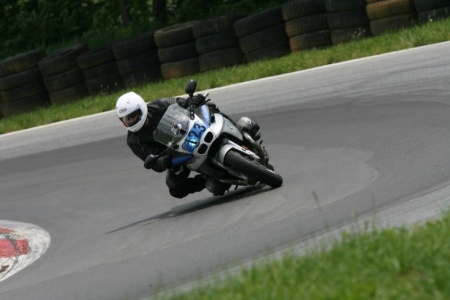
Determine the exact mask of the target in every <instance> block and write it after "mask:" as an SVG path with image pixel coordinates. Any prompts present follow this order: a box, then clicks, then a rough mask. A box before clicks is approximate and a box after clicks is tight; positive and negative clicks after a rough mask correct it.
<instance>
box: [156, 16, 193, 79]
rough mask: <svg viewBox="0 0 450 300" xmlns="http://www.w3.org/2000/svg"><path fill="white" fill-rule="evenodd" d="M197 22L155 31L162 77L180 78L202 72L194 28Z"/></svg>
mask: <svg viewBox="0 0 450 300" xmlns="http://www.w3.org/2000/svg"><path fill="white" fill-rule="evenodd" d="M195 23H196V22H187V23H182V24H177V25H173V26H170V27H167V28H163V29H160V30H157V31H155V42H156V45H157V46H158V58H159V61H160V62H161V75H162V77H163V78H164V79H171V78H178V77H183V76H187V75H191V74H196V73H198V72H200V65H199V60H198V53H197V49H196V47H195V39H194V33H193V31H192V27H193V26H194V24H195Z"/></svg>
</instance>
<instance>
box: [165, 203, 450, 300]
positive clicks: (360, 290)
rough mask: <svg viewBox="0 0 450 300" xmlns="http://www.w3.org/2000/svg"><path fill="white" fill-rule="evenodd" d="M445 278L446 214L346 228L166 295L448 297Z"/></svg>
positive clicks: (448, 260)
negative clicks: (303, 248) (316, 243)
mask: <svg viewBox="0 0 450 300" xmlns="http://www.w3.org/2000/svg"><path fill="white" fill-rule="evenodd" d="M325 248H327V249H325ZM449 280H450V213H449V212H447V213H445V214H444V215H443V217H442V218H441V219H438V220H433V221H429V222H427V223H425V224H421V225H414V226H412V227H409V228H406V227H398V228H391V229H383V230H377V229H375V230H370V231H369V230H365V229H361V230H357V232H356V233H348V232H347V233H344V234H343V235H342V238H341V239H340V240H339V241H336V242H335V243H334V244H333V246H332V247H331V248H330V247H322V248H321V249H317V248H316V249H313V250H309V251H308V253H307V254H306V255H302V256H299V255H296V254H294V253H290V254H286V255H284V256H283V258H282V259H278V260H271V261H266V262H263V263H258V264H255V265H252V266H251V267H248V268H245V269H243V270H242V272H241V273H240V274H239V275H236V276H232V277H231V276H230V277H229V278H227V279H226V280H222V281H220V282H219V281H218V282H216V283H215V284H212V285H207V286H206V287H197V288H195V289H193V290H192V291H190V292H187V293H183V294H179V295H171V296H169V297H167V298H168V299H179V300H187V299H196V300H201V299H205V300H206V299H221V300H226V299H229V300H239V299H242V300H244V299H245V300H248V299H258V300H263V299H302V300H303V299H305V300H306V299H315V300H316V299H327V300H328V299H346V300H351V299H355V300H361V299H383V300H385V299H392V300H394V299H395V300H399V299H405V300H406V299H408V300H411V299H450V284H449ZM165 297H166V296H165ZM167 298H166V299H167Z"/></svg>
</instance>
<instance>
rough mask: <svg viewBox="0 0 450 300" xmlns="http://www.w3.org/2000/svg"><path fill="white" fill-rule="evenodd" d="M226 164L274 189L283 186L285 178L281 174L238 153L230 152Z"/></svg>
mask: <svg viewBox="0 0 450 300" xmlns="http://www.w3.org/2000/svg"><path fill="white" fill-rule="evenodd" d="M224 162H225V165H227V166H229V167H231V168H233V169H235V170H237V171H240V172H242V173H244V174H245V175H247V176H249V177H251V178H254V179H256V180H257V181H259V182H262V183H264V184H267V185H269V186H271V187H273V188H277V187H280V186H281V185H282V184H283V178H282V177H281V176H280V175H279V174H277V173H275V172H274V171H272V170H270V169H268V168H266V167H264V166H263V165H260V164H259V163H257V162H255V161H252V160H250V159H249V158H246V157H245V156H243V155H241V154H240V153H238V152H236V151H228V153H227V155H226V156H225V159H224Z"/></svg>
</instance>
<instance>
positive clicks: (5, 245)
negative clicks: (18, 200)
mask: <svg viewBox="0 0 450 300" xmlns="http://www.w3.org/2000/svg"><path fill="white" fill-rule="evenodd" d="M49 245H50V235H49V234H48V232H47V231H45V230H43V229H42V228H40V227H38V226H36V225H33V224H28V223H19V222H14V221H4V220H0V282H1V281H2V280H5V279H6V278H9V277H11V276H12V275H14V274H16V273H17V272H19V271H20V270H23V269H24V268H26V267H27V266H29V265H30V264H32V263H33V262H34V261H35V260H37V259H38V258H39V257H41V255H42V254H44V253H45V251H46V250H47V249H48V246H49Z"/></svg>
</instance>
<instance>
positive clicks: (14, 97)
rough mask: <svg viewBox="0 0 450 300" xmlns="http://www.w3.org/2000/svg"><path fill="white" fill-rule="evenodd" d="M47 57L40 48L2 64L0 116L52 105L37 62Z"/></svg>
mask: <svg viewBox="0 0 450 300" xmlns="http://www.w3.org/2000/svg"><path fill="white" fill-rule="evenodd" d="M45 56H46V53H45V51H44V50H42V49H37V50H32V51H29V52H25V53H22V54H18V55H16V56H13V57H10V58H7V59H5V60H3V61H1V62H0V92H1V102H0V115H2V116H5V117H7V116H11V115H14V114H17V113H22V112H26V111H30V110H33V109H35V108H37V107H39V106H42V105H45V104H46V103H48V102H49V98H48V93H47V90H46V88H45V86H44V82H43V81H42V75H41V72H40V71H39V69H38V61H39V60H41V59H42V58H43V57H45Z"/></svg>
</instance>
